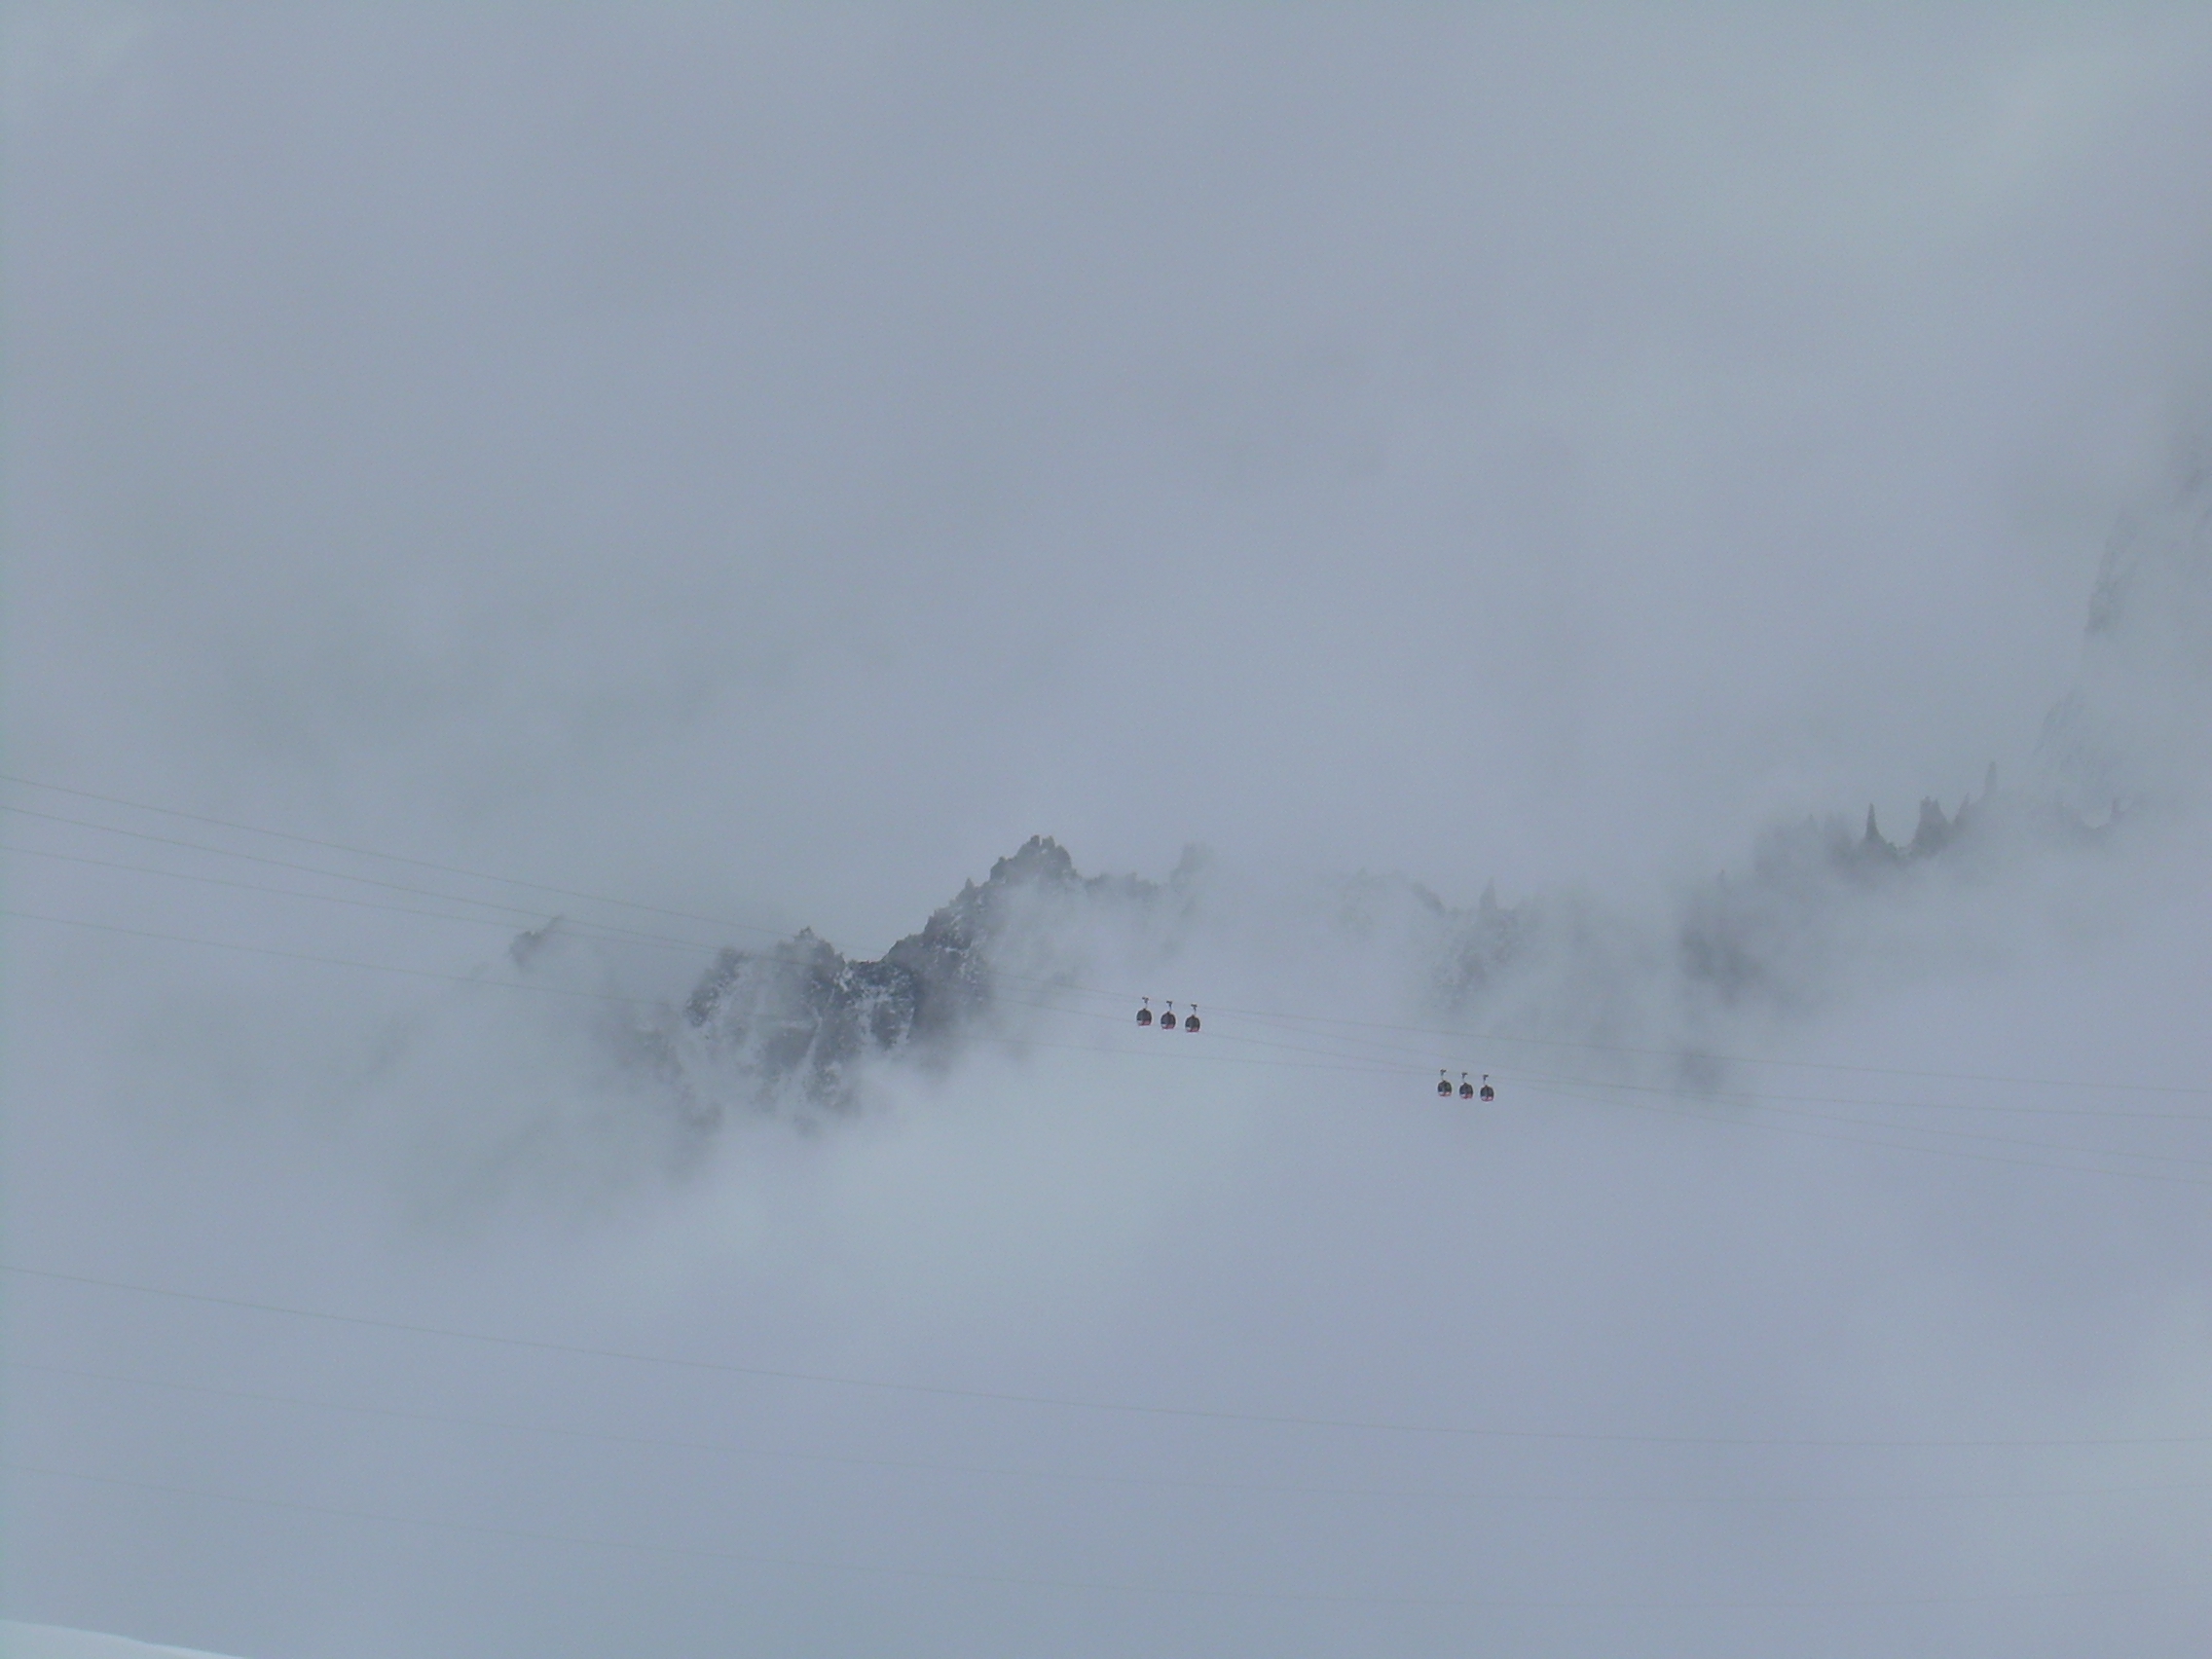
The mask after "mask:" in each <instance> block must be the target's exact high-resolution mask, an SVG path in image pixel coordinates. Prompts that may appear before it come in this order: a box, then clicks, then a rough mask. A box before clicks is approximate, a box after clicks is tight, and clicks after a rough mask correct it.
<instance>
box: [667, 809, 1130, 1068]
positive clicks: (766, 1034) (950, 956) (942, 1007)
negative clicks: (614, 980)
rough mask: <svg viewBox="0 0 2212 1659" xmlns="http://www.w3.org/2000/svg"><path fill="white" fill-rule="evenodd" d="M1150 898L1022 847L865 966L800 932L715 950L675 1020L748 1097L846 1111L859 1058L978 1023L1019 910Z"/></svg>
mask: <svg viewBox="0 0 2212 1659" xmlns="http://www.w3.org/2000/svg"><path fill="white" fill-rule="evenodd" d="M1156 891H1157V889H1155V888H1154V887H1153V886H1152V884H1151V883H1149V882H1142V881H1138V880H1136V879H1135V878H1133V877H1121V878H1115V877H1107V876H1093V877H1091V878H1089V879H1088V880H1086V879H1085V878H1084V877H1083V876H1081V875H1079V874H1077V873H1076V868H1075V861H1074V860H1073V859H1071V858H1070V857H1069V856H1068V853H1067V851H1066V849H1065V848H1063V847H1061V846H1060V844H1059V843H1058V842H1056V841H1054V840H1052V839H1051V837H1049V836H1044V835H1036V836H1032V837H1031V838H1030V839H1029V840H1028V841H1027V842H1026V843H1025V844H1024V845H1023V846H1022V847H1021V849H1020V850H1019V851H1018V852H1016V853H1014V855H1013V856H1011V857H1009V858H1003V859H1000V860H999V861H998V862H997V863H996V864H994V865H993V866H991V873H990V875H989V877H988V878H987V879H986V880H985V881H984V882H983V883H982V885H981V886H977V884H976V883H975V882H973V881H971V882H969V883H968V884H967V886H966V887H964V888H963V889H962V890H961V893H960V896H959V897H958V898H957V899H955V900H953V902H952V903H949V904H947V905H945V906H944V907H943V908H942V909H940V910H939V911H938V912H937V913H936V914H935V915H933V916H931V917H930V919H929V921H928V922H927V923H926V924H924V926H923V928H922V931H921V932H920V933H916V934H909V935H907V936H906V937H905V938H904V939H903V940H899V941H898V943H896V944H894V945H893V946H892V947H891V948H890V949H889V950H887V951H885V952H884V954H883V956H882V957H881V959H879V960H877V961H872V962H870V961H853V960H851V959H849V958H847V957H846V956H845V955H844V953H843V952H841V951H839V950H838V949H836V947H835V946H833V945H831V944H830V943H829V942H827V941H826V940H822V939H819V938H817V937H816V936H815V934H814V932H813V931H812V930H811V929H808V930H806V931H804V932H801V933H800V934H799V935H798V936H797V937H796V938H793V939H791V940H786V941H785V942H784V943H782V944H779V945H777V946H775V947H774V948H773V949H771V950H765V951H740V950H724V951H723V952H722V953H721V956H720V957H719V959H718V960H717V962H716V963H715V966H714V967H713V968H712V969H710V970H709V971H708V972H707V974H706V977H704V978H702V979H701V980H700V981H699V984H698V987H697V989H695V990H694V991H693V992H692V993H691V998H690V1001H689V1002H688V1003H687V1004H685V1006H684V1019H685V1022H686V1023H687V1024H688V1025H689V1026H690V1028H691V1030H692V1031H693V1033H694V1034H695V1035H696V1036H697V1037H698V1038H699V1039H700V1040H701V1041H702V1042H703V1043H705V1044H706V1045H707V1046H708V1047H709V1048H710V1049H711V1050H713V1051H715V1052H716V1053H717V1054H718V1055H719V1057H720V1058H722V1059H723V1060H725V1061H727V1062H730V1063H733V1064H735V1065H736V1067H737V1068H738V1069H739V1070H740V1071H741V1072H743V1073H745V1074H747V1075H748V1077H749V1078H750V1079H751V1081H752V1082H753V1083H754V1084H755V1086H756V1088H758V1090H759V1091H760V1092H762V1093H764V1094H767V1095H771V1096H774V1095H792V1094H795V1095H796V1096H797V1098H798V1100H799V1101H801V1102H803V1103H805V1104H808V1105H816V1106H842V1105H846V1104H849V1103H850V1101H851V1098H852V1089H853V1083H854V1077H853V1072H854V1068H855V1066H856V1065H857V1064H858V1063H859V1062H860V1061H861V1060H863V1059H865V1058H866V1056H868V1055H870V1054H878V1053H890V1052H894V1051H913V1052H916V1053H918V1054H923V1055H926V1054H927V1053H928V1052H929V1051H931V1050H932V1049H935V1048H939V1047H941V1046H942V1045H944V1044H945V1043H947V1042H948V1041H949V1040H950V1039H952V1038H954V1037H956V1036H957V1035H959V1034H960V1033H961V1032H963V1031H964V1030H966V1029H968V1028H970V1027H972V1026H974V1025H975V1024H976V1023H977V1021H978V1020H979V1019H981V1018H982V1017H983V1016H984V1015H985V1014H987V1013H988V1012H989V1010H990V1007H991V1002H992V953H993V947H994V946H995V945H998V944H999V943H1001V942H1002V940H1004V938H1005V936H1006V934H1007V932H1008V931H1009V929H1010V927H1011V926H1012V925H1013V923H1014V916H1015V914H1016V912H1017V911H1018V910H1019V909H1020V908H1021V907H1022V906H1024V905H1026V904H1031V903H1035V902H1036V901H1038V900H1039V899H1044V900H1046V901H1048V902H1049V901H1051V900H1052V899H1055V898H1057V899H1061V900H1067V899H1078V900H1080V899H1083V898H1088V897H1093V896H1101V897H1102V896H1109V895H1110V896H1117V897H1128V898H1139V899H1141V898H1144V897H1147V896H1149V895H1151V894H1152V893H1154V892H1156Z"/></svg>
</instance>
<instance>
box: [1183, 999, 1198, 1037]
mask: <svg viewBox="0 0 2212 1659" xmlns="http://www.w3.org/2000/svg"><path fill="white" fill-rule="evenodd" d="M1183 1029H1184V1030H1186V1031H1196V1030H1197V1029H1198V1004H1197V1003H1193V1004H1192V1005H1191V1012H1190V1013H1189V1014H1185V1015H1183Z"/></svg>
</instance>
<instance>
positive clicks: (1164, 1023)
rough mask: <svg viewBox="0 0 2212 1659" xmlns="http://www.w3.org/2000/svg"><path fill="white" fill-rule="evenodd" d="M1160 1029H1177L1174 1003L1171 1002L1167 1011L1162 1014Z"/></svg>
mask: <svg viewBox="0 0 2212 1659" xmlns="http://www.w3.org/2000/svg"><path fill="white" fill-rule="evenodd" d="M1160 1029H1161V1030H1162V1031H1172V1030H1174V1029H1175V1005H1174V1004H1173V1003H1169V1004H1168V1005H1167V1012H1166V1013H1165V1014H1161V1016H1160Z"/></svg>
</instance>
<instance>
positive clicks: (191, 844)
mask: <svg viewBox="0 0 2212 1659" xmlns="http://www.w3.org/2000/svg"><path fill="white" fill-rule="evenodd" d="M0 812H13V813H16V814H18V815H19V816H23V817H29V818H40V819H44V820H46V821H47V822H48V823H50V824H67V825H71V826H73V827H74V828H76V829H80V830H98V831H100V832H101V833H102V834H107V835H125V836H129V837H130V838H131V839H133V840H138V841H153V842H157V843H159V844H160V845H162V846H165V847H182V848H184V849H185V850H186V851H188V852H195V853H208V854H211V855H213V856H214V857H216V858H222V859H240V860H243V861H244V862H246V863H249V864H263V865H269V866H274V867H275V868H277V869H290V870H298V871H299V872H301V873H302V874H304V875H319V876H324V877H326V878H328V879H330V880H332V881H350V882H355V883H357V884H359V885H360V886H363V887H375V888H381V889H383V890H384V891H386V892H387V893H408V894H413V895H414V896H415V897H417V898H419V899H443V900H445V901H446V902H447V903H454V904H474V905H476V906H477V907H478V908H480V909H485V910H504V911H506V912H507V913H508V914H509V915H511V916H519V917H522V918H525V919H526V920H529V921H534V922H542V921H543V920H544V919H545V911H544V910H543V909H542V908H537V907H534V906H531V905H527V904H509V903H503V902H501V901H500V900H497V899H473V898H470V897H468V896H467V895H465V894H461V893H440V892H437V891H436V890H435V889H432V888H427V887H409V886H407V885H405V884H404V883H402V882H396V881H384V880H381V879H379V878H378V877H376V876H373V875H354V874H352V873H350V872H349V871H347V870H341V869H327V868H325V867H323V866H319V865H305V864H298V863H295V862H294V861H292V860H290V859H276V858H271V857H269V855H268V854H266V853H241V852H238V851H236V850H234V849H232V848H229V847H210V846H207V845H205V844H204V843H203V842H199V841H182V840H179V839H177V838H176V837H175V836H173V835H156V834H152V833H150V832H148V831H146V830H118V829H116V828H115V827H114V826H113V825H108V824H92V823H90V822H88V821H86V820H84V819H81V818H62V817H59V816H57V815H55V814H54V813H51V812H33V811H31V810H30V809H29V808H28V807H21V806H8V805H6V804H4V803H0ZM9 850H11V851H14V852H30V853H33V854H34V856H35V857H39V858H56V859H74V860H75V861H76V862H78V863H82V864H97V863H99V862H101V861H99V860H96V859H89V858H83V857H80V856H79V855H75V854H70V853H49V852H45V851H39V850H34V849H32V848H28V847H17V848H12V849H9ZM115 867H116V868H118V869H131V870H136V871H138V872H139V873H140V874H144V875H167V876H174V877H176V878H177V879H178V880H181V881H213V880H215V879H216V878H215V877H213V876H203V875H190V874H186V873H185V872H183V871H181V870H169V869H159V868H156V867H155V866H151V865H117V866H115ZM237 885H239V886H248V885H250V884H248V883H243V882H240V883H238V884H237ZM258 891H261V892H265V893H281V894H285V895H286V896H287V897H292V898H300V899H315V898H326V897H329V896H328V895H324V894H313V893H299V892H296V891H294V890H292V889H288V888H281V887H266V888H261V889H259V890H258ZM337 903H348V901H345V900H338V901H337ZM453 919H454V920H456V921H465V920H475V919H476V918H473V917H461V916H457V917H454V918H453ZM510 925H511V924H510ZM580 925H583V926H589V927H594V928H598V929H601V930H603V931H604V932H606V933H608V934H614V935H619V936H622V937H623V938H624V939H626V940H638V941H640V942H646V943H654V944H669V945H676V946H679V947H681V948H682V949H684V950H687V951H696V952H698V953H699V954H701V955H703V956H708V957H712V956H713V955H714V953H715V952H716V950H718V949H719V946H718V945H714V944H708V943H705V942H703V941H701V940H686V939H677V938H674V937H673V936H670V935H667V934H650V933H645V932H642V931H640V930H639V929H636V928H625V927H620V926H618V925H616V924H614V923H611V922H588V923H583V924H580ZM759 931H761V932H768V931H770V930H767V929H761V930H759ZM776 937H778V938H781V937H783V936H782V935H777V936H776Z"/></svg>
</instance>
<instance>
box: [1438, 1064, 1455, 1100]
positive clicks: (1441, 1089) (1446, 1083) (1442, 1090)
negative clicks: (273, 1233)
mask: <svg viewBox="0 0 2212 1659" xmlns="http://www.w3.org/2000/svg"><path fill="white" fill-rule="evenodd" d="M1436 1092H1437V1093H1439V1094H1441V1095H1443V1096H1444V1098H1445V1099H1447V1100H1449V1099H1451V1098H1452V1075H1451V1073H1449V1072H1445V1071H1439V1072H1438V1073H1437V1074H1436Z"/></svg>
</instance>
